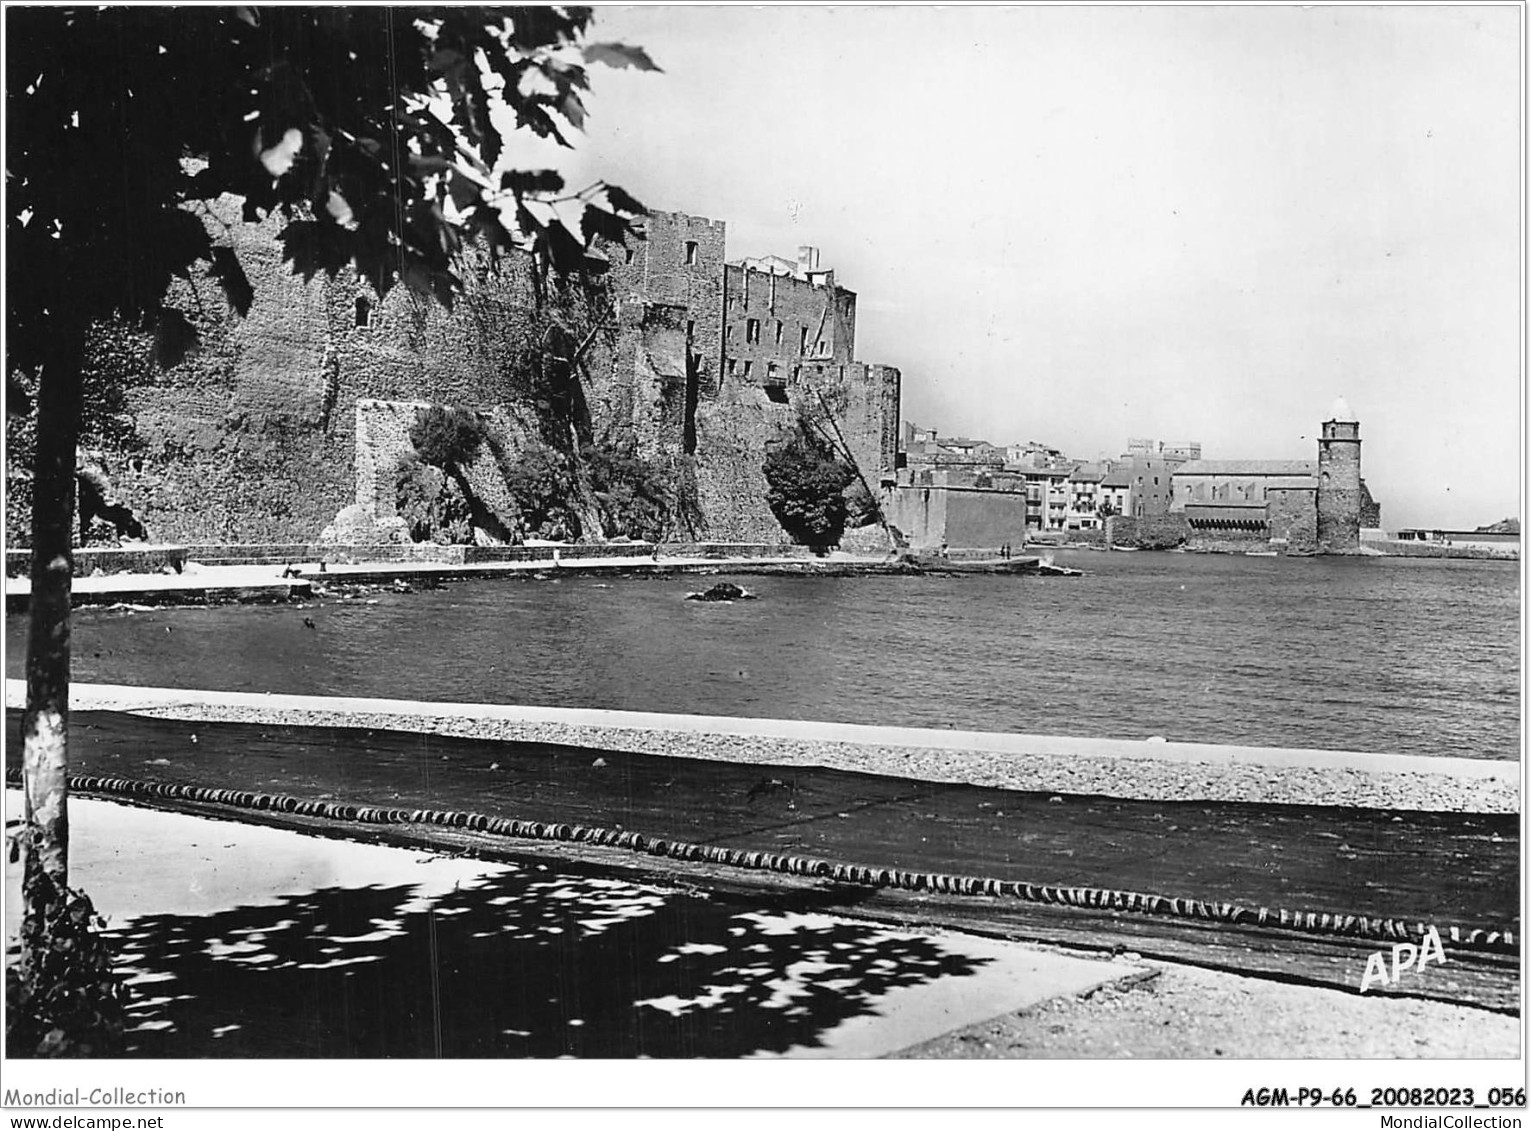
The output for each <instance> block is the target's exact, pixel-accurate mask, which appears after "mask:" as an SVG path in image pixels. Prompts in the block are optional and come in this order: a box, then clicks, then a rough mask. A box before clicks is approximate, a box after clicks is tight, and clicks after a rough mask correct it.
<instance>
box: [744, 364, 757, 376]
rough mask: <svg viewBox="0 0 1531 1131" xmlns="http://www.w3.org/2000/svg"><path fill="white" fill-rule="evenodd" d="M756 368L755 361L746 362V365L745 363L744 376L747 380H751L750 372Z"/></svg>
mask: <svg viewBox="0 0 1531 1131" xmlns="http://www.w3.org/2000/svg"><path fill="white" fill-rule="evenodd" d="M754 368H755V363H754V362H753V361H749V360H746V361H745V363H744V376H745V379H746V380H748V379H749V375H750V370H751V369H754Z"/></svg>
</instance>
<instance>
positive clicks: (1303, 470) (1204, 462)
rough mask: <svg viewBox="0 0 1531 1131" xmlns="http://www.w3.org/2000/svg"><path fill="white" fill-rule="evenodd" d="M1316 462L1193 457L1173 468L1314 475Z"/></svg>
mask: <svg viewBox="0 0 1531 1131" xmlns="http://www.w3.org/2000/svg"><path fill="white" fill-rule="evenodd" d="M1317 472H1318V463H1317V461H1315V460H1311V459H1193V460H1191V461H1190V462H1189V463H1183V464H1181V465H1180V466H1179V467H1177V468H1176V469H1175V477H1176V478H1179V477H1180V476H1182V475H1314V474H1317Z"/></svg>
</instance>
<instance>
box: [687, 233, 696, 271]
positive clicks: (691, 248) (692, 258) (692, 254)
mask: <svg viewBox="0 0 1531 1131" xmlns="http://www.w3.org/2000/svg"><path fill="white" fill-rule="evenodd" d="M695 263H696V241H695V240H687V241H686V266H688V267H690V266H693V265H695Z"/></svg>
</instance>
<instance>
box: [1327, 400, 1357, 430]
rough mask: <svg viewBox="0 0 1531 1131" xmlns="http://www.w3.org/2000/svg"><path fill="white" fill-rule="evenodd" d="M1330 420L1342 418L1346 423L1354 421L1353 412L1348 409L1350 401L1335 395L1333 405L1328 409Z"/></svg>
mask: <svg viewBox="0 0 1531 1131" xmlns="http://www.w3.org/2000/svg"><path fill="white" fill-rule="evenodd" d="M1329 419H1330V420H1343V421H1345V422H1346V423H1349V424H1354V423H1356V416H1355V413H1353V412H1351V411H1350V402H1349V401H1347V400H1346V399H1345V398H1344V397H1335V398H1334V406H1333V407H1332V408H1330V410H1329Z"/></svg>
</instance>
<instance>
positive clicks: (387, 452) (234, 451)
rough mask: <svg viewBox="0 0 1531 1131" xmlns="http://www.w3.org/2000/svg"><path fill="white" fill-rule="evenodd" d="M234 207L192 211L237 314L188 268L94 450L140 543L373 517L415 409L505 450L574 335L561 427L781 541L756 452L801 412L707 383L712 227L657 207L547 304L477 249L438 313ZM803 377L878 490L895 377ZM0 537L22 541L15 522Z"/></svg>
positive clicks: (288, 537) (715, 347)
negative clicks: (155, 368) (226, 255)
mask: <svg viewBox="0 0 1531 1131" xmlns="http://www.w3.org/2000/svg"><path fill="white" fill-rule="evenodd" d="M239 208H240V202H239V201H237V200H235V199H233V198H225V199H223V200H220V201H216V202H212V203H211V204H210V205H208V206H207V208H206V210H205V216H204V218H205V222H206V223H207V224H208V226H209V230H210V231H212V232H214V233H215V235H216V237H217V238H218V239H219V240H220V241H222V242H226V243H231V244H232V245H233V246H234V248H235V250H236V252H237V254H238V256H239V259H240V262H241V264H242V265H243V266H244V269H245V271H246V273H247V275H248V276H249V279H250V282H251V284H252V285H253V288H254V295H255V298H254V303H253V305H252V306H251V308H250V310H249V311H248V313H247V314H246V315H245V316H243V317H241V316H239V315H238V314H236V313H235V312H233V311H232V310H231V309H230V308H229V307H228V304H227V302H226V300H225V298H224V296H223V292H222V289H221V287H220V286H219V285H218V284H217V281H216V280H215V279H214V278H212V276H211V275H210V274H208V273H205V272H204V273H202V274H199V275H194V276H193V278H192V279H191V280H190V281H188V282H186V283H184V284H178V286H177V288H176V289H175V290H173V291H172V292H171V293H170V295H169V296H168V297H167V302H168V304H169V305H171V306H173V307H175V308H177V309H179V310H181V311H182V312H184V313H185V314H186V316H187V318H188V319H189V320H190V321H191V322H192V323H193V324H194V325H195V326H196V327H197V329H198V331H199V333H200V336H201V347H200V348H199V349H198V350H196V351H195V352H194V353H192V354H191V355H190V356H188V357H187V358H186V359H185V360H184V361H183V362H182V363H181V364H179V365H177V366H175V367H174V368H173V369H171V370H169V371H168V372H164V373H155V374H152V375H148V376H144V377H141V378H138V379H135V380H134V381H132V382H131V383H130V384H129V387H128V389H127V391H126V415H127V416H128V417H129V418H130V419H131V421H132V429H131V432H132V435H131V436H130V437H129V438H128V439H127V440H125V441H124V442H122V443H120V444H117V445H115V446H108V447H107V448H106V450H103V452H102V456H103V463H104V464H105V466H106V469H107V471H108V474H109V475H110V476H111V477H112V480H113V484H114V486H115V487H116V489H117V493H118V495H119V496H120V498H121V500H122V501H123V502H124V503H125V504H127V505H128V506H129V507H130V508H131V509H132V510H133V511H134V512H135V513H136V514H138V515H139V516H140V518H142V519H143V521H144V522H145V523H146V525H147V526H148V529H149V531H150V535H151V537H152V538H154V539H155V540H164V541H177V542H188V543H193V544H207V543H236V542H243V543H304V542H310V541H312V540H314V539H315V538H317V537H318V536H319V534H320V532H321V531H322V530H324V529H325V528H326V527H327V526H329V525H330V524H331V522H332V520H333V519H334V518H335V516H336V515H337V514H338V513H339V512H340V511H342V510H343V509H345V508H348V507H358V506H359V507H360V508H361V511H362V512H364V513H365V514H369V515H371V516H373V517H375V518H378V519H386V518H387V517H388V516H390V515H392V514H393V512H394V496H393V491H394V474H393V473H394V469H395V467H396V466H397V461H398V457H399V455H400V454H402V452H403V451H405V450H407V445H408V430H409V427H410V425H411V424H412V423H413V414H414V413H415V412H416V411H417V410H418V407H419V406H420V405H423V404H439V405H451V406H456V407H461V408H467V409H470V410H473V411H477V412H480V413H487V414H490V415H491V416H492V417H493V418H494V420H495V421H496V430H497V432H498V433H499V434H500V435H501V437H502V439H504V442H505V443H506V444H507V445H508V446H509V447H510V448H511V449H514V448H516V446H517V445H518V444H519V443H521V442H527V441H530V440H531V439H533V438H535V437H536V435H537V434H538V432H539V430H541V429H543V428H544V427H545V425H546V422H547V420H548V413H547V411H546V410H547V407H548V406H547V405H546V404H545V403H544V401H545V395H546V388H545V385H539V384H538V381H537V368H538V366H539V365H541V364H544V363H545V362H546V359H548V358H549V357H552V356H562V357H569V356H573V355H574V353H575V351H576V350H577V349H579V348H580V347H581V346H582V347H583V352H582V353H581V354H580V355H579V361H580V365H579V369H578V376H579V381H578V399H579V403H578V404H577V405H575V406H574V408H573V415H574V417H575V428H576V430H577V431H578V433H579V437H578V438H579V439H581V440H588V439H592V438H593V439H595V440H597V441H599V440H601V439H603V438H612V437H617V436H620V435H621V434H623V433H628V434H630V435H631V436H632V437H633V438H635V439H636V441H637V444H638V449H639V452H640V454H642V455H644V456H645V457H649V458H654V457H664V458H666V459H667V460H670V461H672V464H673V463H677V462H678V464H680V465H683V466H684V469H685V470H686V473H687V474H688V475H689V476H691V477H692V478H694V482H695V485H696V496H697V503H698V507H697V508H696V509H697V511H698V512H699V513H697V514H695V515H694V516H693V518H694V519H695V521H691V522H688V524H687V528H686V529H677V531H676V536H677V537H692V538H699V539H700V538H707V539H713V540H724V541H739V542H764V543H777V542H783V541H786V540H787V539H786V537H785V535H784V533H783V532H782V530H781V528H780V526H779V524H777V523H776V521H775V518H774V517H773V516H772V515H771V513H770V510H769V507H768V506H767V505H766V502H765V493H766V485H765V478H764V474H763V470H762V468H763V463H764V458H765V452H766V451H767V449H768V447H769V445H770V444H772V443H774V442H777V441H779V440H781V439H784V438H786V437H787V436H788V435H790V434H791V433H792V432H793V431H794V430H795V429H796V427H797V417H798V414H799V413H800V412H805V411H815V408H814V405H813V404H812V403H811V402H810V399H809V398H807V397H806V394H805V393H803V392H802V391H796V392H794V393H793V394H792V395H788V396H785V397H784V396H783V395H782V391H781V390H766V389H764V388H763V387H762V386H761V385H760V384H759V383H758V382H751V383H744V382H734V383H732V384H730V383H729V382H727V381H726V380H725V378H724V376H723V369H724V362H725V351H724V341H723V329H724V322H725V319H724V296H725V268H724V255H725V244H724V237H725V225H724V224H723V222H721V221H712V220H707V219H704V218H700V217H691V216H686V215H684V214H681V213H664V212H656V213H653V214H651V215H649V216H648V217H646V218H645V219H644V221H643V224H642V227H643V228H644V231H645V235H646V238H645V239H642V240H632V241H630V244H629V247H627V248H624V247H622V246H620V245H618V246H613V245H606V246H604V247H603V249H602V250H603V252H604V253H605V254H606V255H607V258H608V259H609V260H610V262H611V264H612V268H611V270H610V272H608V274H607V275H606V277H605V278H604V280H602V281H601V282H599V283H596V284H592V285H574V286H570V287H566V288H554V291H553V292H552V293H550V295H549V297H548V299H547V300H546V301H545V302H539V299H538V295H537V292H536V288H535V287H534V280H533V276H532V272H531V268H530V263H529V261H528V260H527V259H526V258H525V257H522V256H519V255H508V256H502V257H501V259H500V261H499V263H498V265H497V266H496V265H491V264H490V263H489V262H488V261H487V260H483V259H477V260H473V261H472V262H470V264H469V265H468V268H467V270H466V273H465V278H464V284H465V287H464V293H463V294H462V295H461V296H460V297H459V298H458V299H457V301H456V303H455V304H454V306H453V308H452V309H451V310H450V311H448V310H445V309H443V308H441V307H440V306H439V305H438V304H436V303H435V302H434V301H431V300H427V299H424V298H420V297H417V296H415V295H413V294H411V293H410V292H409V291H408V290H407V289H406V288H405V287H404V286H402V285H400V286H397V287H395V288H394V289H393V290H392V291H391V292H390V293H389V294H388V295H387V296H386V297H381V298H380V297H379V296H378V295H377V294H376V293H375V292H374V291H373V290H372V288H371V287H370V286H369V285H368V284H367V283H365V282H363V281H361V280H359V279H357V278H356V277H355V276H353V275H350V274H348V273H344V272H343V273H341V274H340V275H338V276H337V277H336V278H333V279H331V278H327V277H324V276H322V275H321V276H318V277H315V278H313V279H310V280H304V279H301V278H298V277H296V276H294V275H293V274H292V273H291V271H290V270H289V266H288V265H287V264H286V263H285V262H284V261H283V259H282V250H281V244H280V243H279V242H278V241H277V240H276V238H275V237H276V234H277V231H278V228H279V225H278V222H277V221H274V220H272V221H268V222H266V223H263V224H258V225H246V224H243V223H242V222H241V220H240V216H239ZM751 274H752V275H753V276H754V277H755V278H756V279H762V278H764V276H763V275H762V274H761V273H759V272H752V273H751ZM787 284H791V286H788V285H787ZM778 287H780V288H781V290H779V292H778V295H779V301H780V302H782V303H785V302H787V299H788V296H789V294H797V293H798V291H803V292H806V291H814V292H816V293H817V294H818V295H819V296H822V295H823V294H824V293H825V291H826V289H825V288H823V287H812V286H810V285H809V284H807V283H804V282H802V281H799V280H792V279H787V278H781V279H778ZM794 287H795V288H796V289H795V290H794ZM835 293H837V294H842V295H845V296H848V298H849V303H850V308H849V314H848V316H847V313H846V311H845V310H844V309H843V308H842V309H841V310H840V317H839V321H838V322H836V321H835V319H834V318H833V317H831V319H830V322H831V324H833V325H834V326H836V327H837V329H836V331H835V332H836V334H837V335H838V336H837V337H836V338H835V339H834V340H835V341H836V342H837V348H838V345H839V344H843V345H845V346H846V349H847V351H848V348H849V343H851V342H853V340H854V337H853V335H854V295H851V294H850V293H849V292H843V291H837V292H835ZM803 301H807V299H806V298H804V299H803ZM108 332H111V333H122V334H127V333H130V331H128V330H126V329H123V328H117V329H113V330H111V331H108ZM773 337H774V334H773ZM838 364H839V363H838V362H837V363H836V365H837V366H838ZM816 387H818V388H828V389H830V391H831V394H832V396H831V400H832V402H833V403H834V405H835V406H836V408H835V410H836V412H837V414H844V415H843V417H842V418H840V419H839V421H838V422H839V423H840V426H841V429H842V432H843V434H844V436H845V439H846V442H847V446H848V447H849V448H850V449H851V450H852V451H853V452H854V453H855V454H856V458H857V460H858V463H861V462H863V461H864V463H865V467H864V470H865V471H866V473H867V475H868V477H869V478H870V479H871V481H872V485H873V487H874V489H875V487H876V484H877V479H876V477H877V475H878V474H879V473H880V469H881V468H882V467H883V466H886V467H887V468H890V469H891V467H892V465H893V460H894V458H895V457H896V452H895V445H896V438H897V420H898V392H899V381H898V371H897V370H895V369H891V368H889V367H884V366H872V367H868V366H859V365H853V364H851V363H850V362H849V361H848V360H847V362H846V364H845V366H844V367H842V368H835V369H831V368H830V367H829V366H827V365H824V364H822V363H821V365H820V368H819V372H818V381H817V382H816ZM814 399H815V400H816V398H814ZM566 407H567V406H566ZM890 437H891V442H890ZM559 439H560V440H562V439H563V438H562V437H560V438H559ZM8 534H9V536H10V541H11V543H12V544H13V545H20V544H24V543H25V541H26V531H25V530H24V529H18V530H11V531H8Z"/></svg>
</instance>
